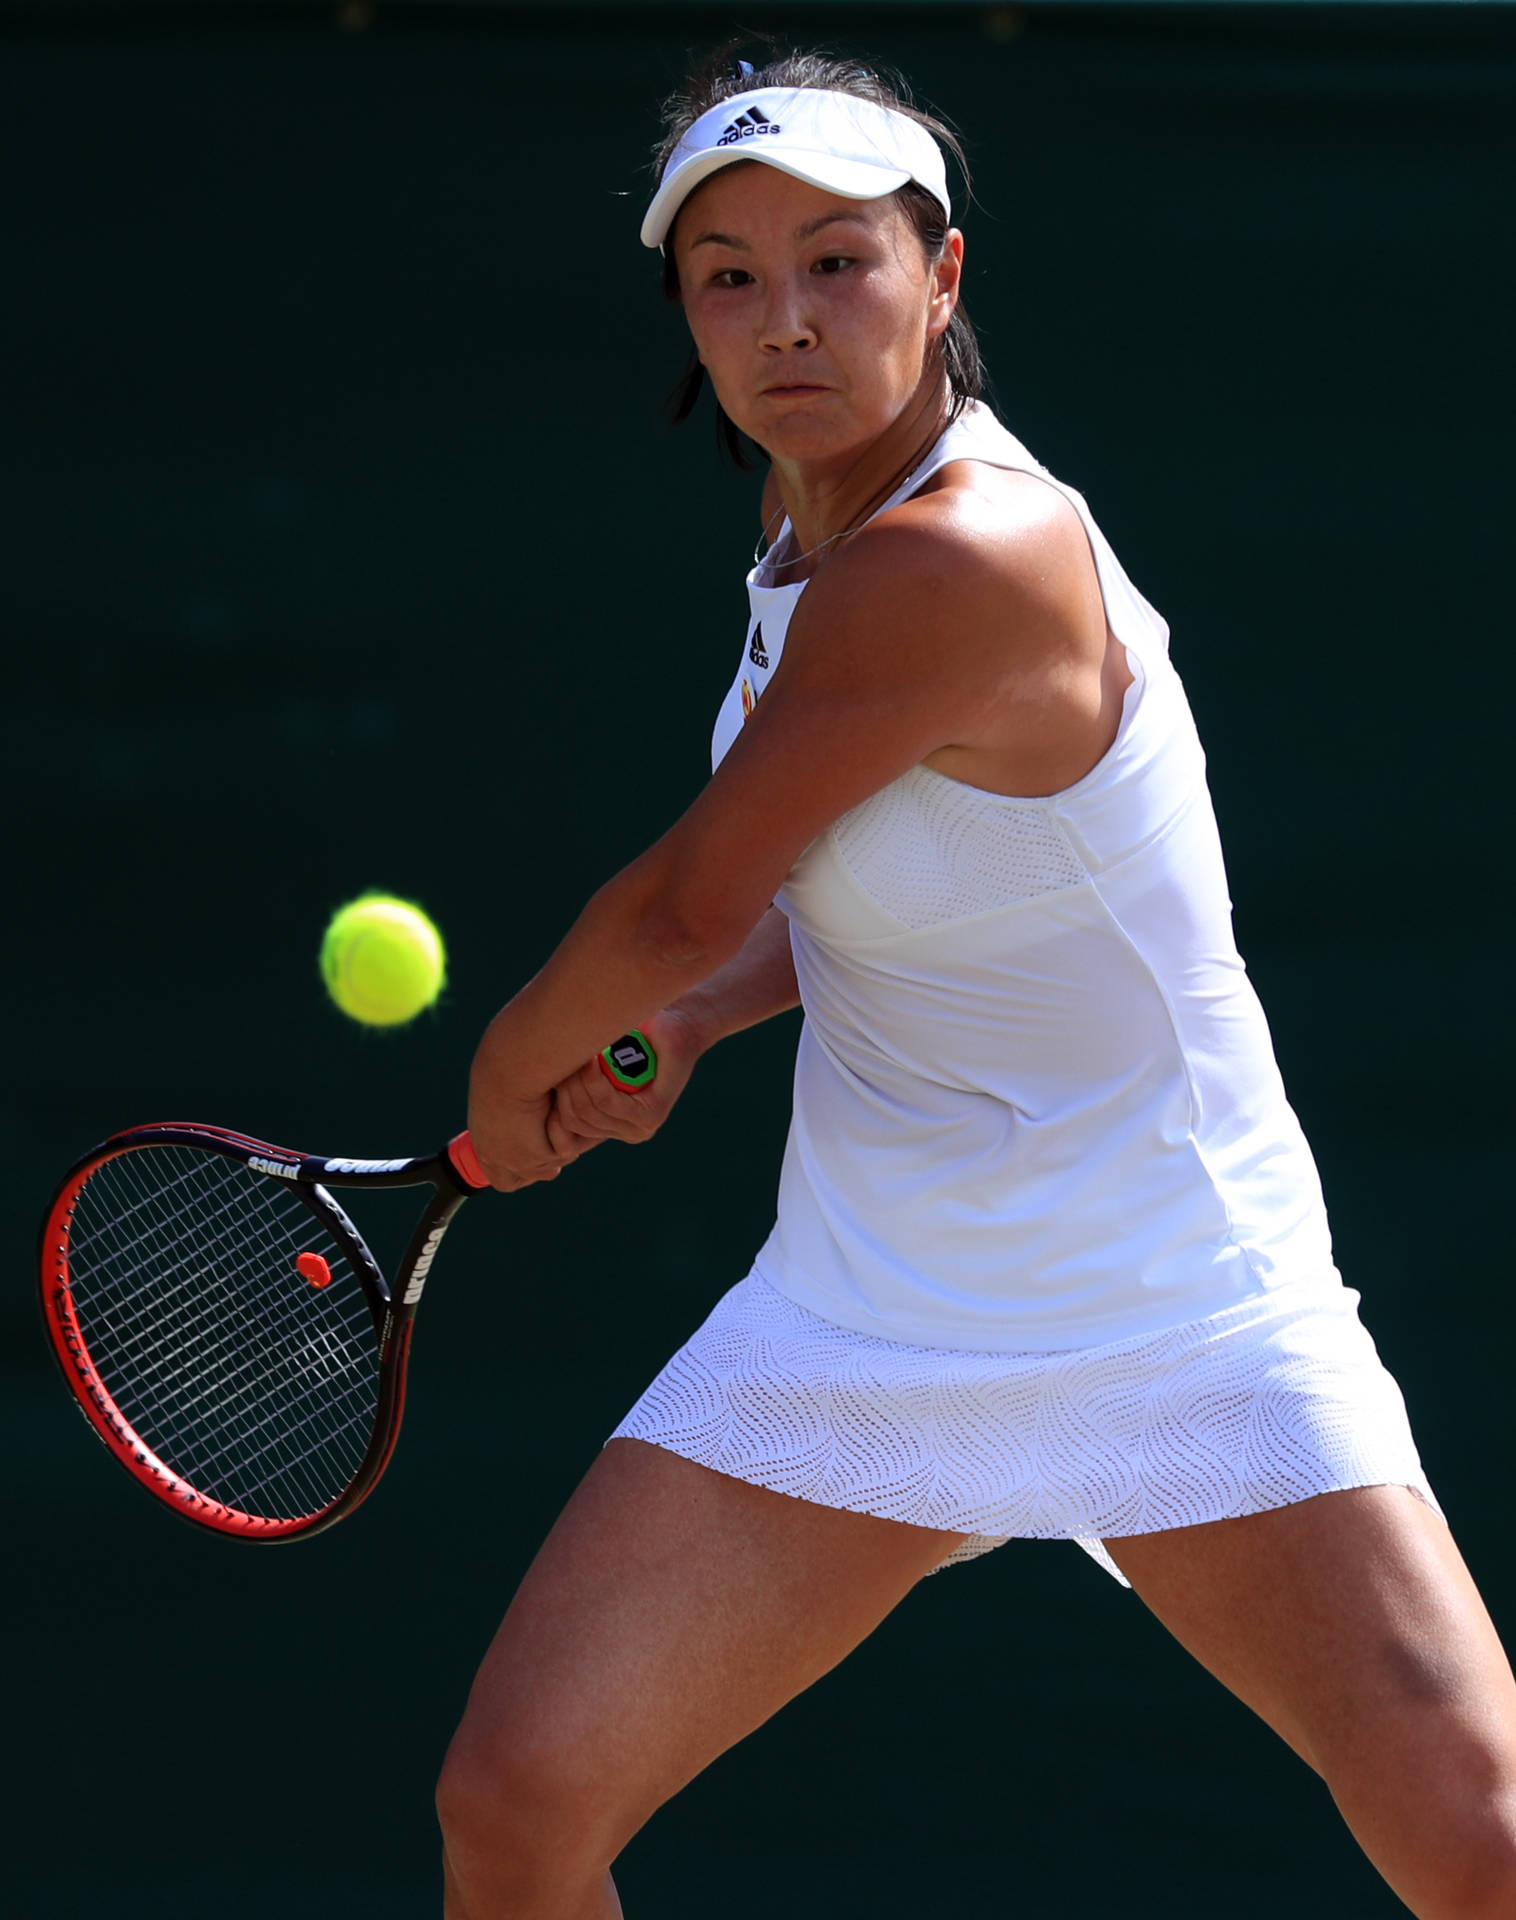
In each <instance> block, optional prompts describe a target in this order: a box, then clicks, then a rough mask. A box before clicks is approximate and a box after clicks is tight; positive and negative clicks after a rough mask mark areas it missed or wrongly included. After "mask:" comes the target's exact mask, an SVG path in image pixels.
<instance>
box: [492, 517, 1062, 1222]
mask: <svg viewBox="0 0 1516 1920" xmlns="http://www.w3.org/2000/svg"><path fill="white" fill-rule="evenodd" d="M1050 501H1051V502H1052V503H1054V505H1053V506H1051V507H1050V506H1049V505H1048V503H1049V502H1050ZM1057 509H1061V510H1062V512H1063V514H1065V515H1066V516H1067V522H1071V523H1072V533H1071V532H1070V529H1069V526H1068V524H1067V522H1059V521H1058V519H1057V512H1056V510H1057ZM1088 564H1089V562H1088V548H1087V545H1086V544H1085V537H1084V532H1083V529H1082V527H1081V526H1080V524H1079V522H1078V519H1077V517H1076V516H1075V515H1074V514H1073V512H1072V510H1071V509H1069V508H1068V507H1066V506H1065V505H1064V503H1063V502H1062V501H1061V500H1060V499H1059V497H1058V496H1057V495H1055V494H1053V492H1052V490H1051V489H1050V488H1047V487H1044V486H1042V485H1040V484H1039V483H1032V484H1031V488H1030V491H1029V492H1028V493H1027V495H1026V499H1025V504H1024V514H1023V517H1022V518H1021V519H1020V520H1019V521H1018V519H1017V517H1016V514H1015V513H1014V512H1012V513H1011V514H1009V515H1008V514H1007V512H1006V509H1005V506H1004V505H1003V504H1002V505H1001V506H1000V507H999V508H998V510H997V511H996V512H995V513H994V515H993V516H992V518H990V519H989V520H988V521H987V520H986V519H985V518H984V516H983V511H982V509H981V508H979V507H976V506H975V505H974V504H973V503H972V502H969V503H964V502H955V501H953V500H950V499H946V498H944V497H942V496H938V497H937V498H936V499H933V500H922V501H919V502H916V501H913V502H910V503H909V504H908V505H907V506H905V507H902V508H900V509H899V510H897V511H896V512H895V513H893V514H891V515H890V516H889V519H888V521H886V522H881V523H880V524H879V525H878V526H877V527H872V526H871V527H867V528H865V529H864V530H863V531H862V532H861V533H859V534H857V535H856V536H855V537H854V539H853V540H852V542H851V543H850V545H849V547H848V548H847V549H846V550H845V551H844V552H842V553H839V554H838V555H837V556H836V558H835V559H834V560H832V561H831V562H829V563H828V565H827V567H826V569H825V571H824V572H822V573H821V574H820V575H819V576H818V577H817V578H816V579H815V580H814V581H812V582H811V584H810V586H809V587H808V588H807V590H806V593H805V595H804V597H803V598H802V600H801V601H800V603H799V605H798V606H797V607H796V609H795V614H794V618H793V620H792V622H791V629H790V633H789V636H788V637H787V639H786V643H785V650H784V656H783V658H782V660H781V661H780V663H779V666H778V668H777V669H776V670H775V673H774V676H773V678H772V680H771V681H770V683H769V685H768V687H767V689H766V690H765V692H764V696H763V698H762V700H760V701H759V703H758V707H757V709H756V711H755V712H754V714H753V716H752V718H751V720H750V722H749V724H748V725H747V726H746V727H744V728H743V730H742V732H741V734H740V735H739V736H738V738H737V740H736V741H735V742H734V743H733V745H732V747H731V750H730V751H729V752H728V754H727V755H726V758H725V759H724V760H723V761H722V763H721V765H720V767H719V768H718V769H717V771H716V773H715V774H713V775H712V777H711V780H710V782H709V784H708V785H707V786H706V787H705V788H704V789H703V791H702V792H701V793H700V795H699V796H698V798H697V799H696V800H695V802H694V804H693V805H692V806H691V807H690V808H689V810H688V811H687V812H686V813H685V814H684V815H683V816H682V818H681V819H679V820H678V821H676V822H675V824H674V825H673V826H672V827H671V828H670V829H669V831H668V832H667V833H665V834H664V835H663V836H662V838H661V839H659V840H658V841H657V842H655V844H654V845H653V846H651V847H650V848H649V849H648V850H647V852H646V853H644V854H642V855H641V856H640V857H639V858H638V859H636V860H634V861H633V862H632V864H631V865H630V866H629V867H627V868H625V869H624V870H623V871H622V872H621V873H619V874H617V875H616V877H615V878H614V879H613V880H611V881H609V882H608V883H607V884H606V885H605V886H603V887H602V888H601V889H600V890H599V892H597V893H596V894H595V895H594V896H593V898H592V899H591V900H590V902H589V904H588V905H587V906H586V907H585V909H584V911H583V913H581V914H580V916H579V918H578V920H576V921H575V923H574V925H573V927H572V928H571V929H570V930H569V933H568V934H567V936H566V937H565V939H564V940H563V942H562V944H561V945H560V946H559V947H558V949H557V951H556V952H555V953H554V954H553V955H552V957H551V958H550V959H549V960H548V962H547V964H546V966H544V967H543V969H542V971H541V972H540V973H539V974H538V975H537V976H536V978H535V979H533V980H532V981H530V982H529V983H528V984H527V985H526V986H525V987H523V988H522V990H521V992H520V993H518V994H517V995H516V997H515V998H514V999H513V1000H511V1001H510V1002H509V1003H508V1004H507V1005H506V1006H505V1007H503V1008H502V1009H501V1011H500V1012H499V1013H498V1014H497V1015H496V1016H495V1018H494V1020H493V1021H492V1022H491V1023H490V1026H489V1028H488V1029H487V1030H486V1032H485V1035H484V1039H483V1041H482V1042H481V1043H480V1047H479V1051H478V1054H477V1056H476V1057H475V1061H474V1068H473V1074H472V1078H471V1082H470V1093H469V1128H470V1131H471V1132H472V1134H473V1138H474V1147H475V1151H476V1152H477V1153H478V1155H479V1158H480V1161H481V1162H482V1164H483V1166H484V1169H485V1171H486V1173H488V1174H489V1175H490V1177H491V1179H492V1180H493V1181H494V1182H495V1184H496V1185H497V1186H501V1187H515V1186H523V1185H527V1184H529V1183H530V1182H532V1181H536V1180H545V1179H552V1178H553V1177H555V1175H556V1174H557V1173H559V1172H560V1171H561V1170H562V1168H563V1167H564V1166H566V1165H567V1164H568V1163H569V1162H570V1161H571V1160H572V1159H574V1158H575V1157H576V1152H577V1149H576V1148H575V1147H574V1144H573V1142H572V1140H571V1139H570V1138H569V1136H568V1135H567V1133H566V1132H565V1130H564V1129H563V1128H562V1127H561V1126H555V1125H554V1124H553V1121H552V1112H553V1101H552V1089H553V1088H554V1087H555V1086H557V1085H558V1084H559V1082H561V1081H563V1080H566V1079H567V1078H568V1077H569V1075H570V1074H572V1073H574V1072H576V1071H577V1070H578V1069H579V1068H580V1067H582V1066H583V1065H584V1063H585V1062H586V1061H587V1060H590V1059H592V1058H593V1057H594V1055H595V1054H596V1053H597V1052H598V1051H599V1049H600V1048H601V1047H603V1046H605V1045H607V1044H608V1043H609V1042H610V1041H611V1040H614V1039H615V1037H616V1036H617V1035H618V1034H619V1033H622V1032H624V1031H625V1030H626V1029H627V1028H628V1027H633V1026H636V1025H637V1024H638V1023H639V1021H641V1020H643V1019H646V1018H649V1017H650V1016H651V1015H653V1014H654V1013H656V1012H657V1011H658V1010H659V1009H660V1008H662V1007H666V1006H668V1005H669V1004H670V1002H672V1001H674V1000H676V999H678V998H679V996H680V995H681V994H684V993H687V992H688V991H689V990H690V989H691V988H692V987H694V986H696V985H697V984H698V983H699V982H700V981H702V980H705V979H706V978H708V977H709V976H710V975H711V974H712V973H714V972H715V971H716V970H717V969H718V968H719V967H721V966H724V965H725V964H726V962H727V961H728V960H730V959H731V958H732V957H733V955H734V954H736V953H737V951H738V950H739V949H740V948H741V946H742V944H743V942H744V941H745V940H746V939H747V937H748V935H749V934H750V933H751V931H752V930H753V928H754V927H755V926H756V925H757V923H758V921H759V919H760V918H761V916H762V915H763V913H764V912H765V911H766V910H767V908H768V906H769V905H770V903H771V902H772V900H773V898H774V895H775V894H776V893H777V892H778V890H779V888H780V886H781V885H782V883H783V880H784V876H785V875H786V874H787V873H788V872H789V870H790V868H791V866H793V864H794V862H795V860H796V859H797V858H798V857H799V855H800V854H801V853H802V852H803V851H804V850H805V848H806V847H807V846H809V845H810V843H811V841H812V840H814V839H815V838H816V836H817V834H819V833H821V832H823V831H825V829H826V828H827V827H829V826H830V825H831V824H832V822H833V821H835V820H837V819H839V818H840V817H841V816H842V814H844V813H846V812H847V811H848V810H849V809H850V808H852V807H855V806H857V805H859V803H860V802H862V801H863V800H866V799H867V798H868V797H869V795H871V794H873V793H877V792H879V790H880V789H881V788H883V787H885V786H887V785H888V784H889V783H890V781H892V780H895V779H898V778H899V777H900V775H901V774H903V773H904V772H905V771H906V770H907V769H908V768H910V767H912V766H915V765H917V764H918V763H919V762H920V761H922V760H924V759H925V758H926V757H927V755H928V754H930V753H932V752H934V751H936V749H937V748H939V747H942V746H947V745H952V744H954V743H958V742H964V741H972V740H974V739H975V738H977V737H978V736H979V735H980V734H981V733H982V731H983V729H984V727H985V724H986V720H987V716H993V715H995V714H996V713H1003V712H1004V710H1005V709H1006V707H1007V705H1012V706H1015V707H1016V708H1017V709H1019V710H1022V711H1024V712H1026V713H1027V714H1028V715H1029V717H1030V720H1031V722H1032V723H1033V724H1035V725H1036V726H1037V727H1039V728H1040V727H1042V726H1043V725H1044V724H1056V723H1057V718H1058V715H1059V713H1060V711H1061V710H1064V709H1067V708H1069V707H1070V706H1071V705H1072V704H1075V703H1077V702H1079V701H1081V700H1083V699H1084V698H1085V697H1086V694H1087V689H1085V688H1084V687H1083V686H1082V685H1080V684H1079V682H1080V670H1081V669H1082V668H1083V667H1085V666H1087V663H1084V662H1082V661H1081V660H1080V657H1079V656H1080V652H1081V648H1082V646H1083V644H1084V643H1083V642H1082V640H1081V637H1080V633H1079V631H1078V626H1079V622H1078V613H1077V608H1078V606H1079V604H1080V602H1079V598H1078V594H1077V592H1074V591H1072V590H1071V589H1070V587H1069V582H1070V581H1072V580H1073V579H1074V578H1075V575H1076V572H1077V568H1078V567H1079V566H1081V565H1082V566H1084V567H1087V566H1088ZM1086 650H1087V649H1086ZM1085 677H1086V678H1087V677H1088V675H1087V673H1086V674H1085ZM1097 679H1098V671H1097Z"/></svg>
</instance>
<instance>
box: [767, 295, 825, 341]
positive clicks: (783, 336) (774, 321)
mask: <svg viewBox="0 0 1516 1920" xmlns="http://www.w3.org/2000/svg"><path fill="white" fill-rule="evenodd" d="M760 338H761V343H762V345H763V348H764V351H765V352H767V353H803V352H804V351H805V350H806V349H807V348H808V347H814V346H815V344H816V329H815V327H814V326H813V325H812V324H811V323H810V321H809V320H807V319H806V318H805V317H804V315H803V314H802V313H801V312H800V311H799V310H798V308H797V306H796V304H795V302H793V301H790V300H776V301H774V303H773V304H772V305H771V307H770V308H769V311H768V313H767V314H766V315H765V316H764V325H763V331H762V334H761V336H760Z"/></svg>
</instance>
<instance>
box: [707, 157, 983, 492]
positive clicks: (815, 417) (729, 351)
mask: <svg viewBox="0 0 1516 1920" xmlns="http://www.w3.org/2000/svg"><path fill="white" fill-rule="evenodd" d="M670 245H671V246H672V247H673V250H674V259H675V264H676V266H677V268H678V273H679V288H680V297H681V300H682V302H683V305H684V312H685V317H686V319H687V320H688V321H689V327H690V332H691V333H692V334H693V335H694V339H695V347H696V350H697V352H698V353H699V355H700V361H701V364H702V365H703V366H704V368H705V370H706V372H707V374H708V375H709V376H710V380H711V383H712V385H713V386H714V387H715V389H716V397H717V399H718V400H720V402H721V404H722V406H723V408H724V409H725V410H726V412H727V414H728V415H729V416H730V418H731V419H732V420H733V421H735V423H736V424H737V426H739V427H740V428H741V429H742V431H743V432H744V433H746V434H748V435H749V436H750V437H751V438H752V439H754V440H756V441H757V442H758V444H759V445H760V446H761V447H763V448H765V449H766V451H767V452H768V453H769V454H770V455H771V456H772V457H774V458H776V459H794V460H803V459H816V458H825V457H827V456H829V455H833V454H841V453H846V452H847V451H849V450H850V449H852V448H856V447H858V446H861V445H863V444H866V443H867V442H868V441H870V440H872V439H875V438H877V437H878V435H880V434H881V433H883V432H884V430H885V429H886V428H887V427H888V426H890V425H891V424H892V423H893V422H894V421H895V420H897V419H898V418H899V417H900V415H901V413H902V412H903V411H904V410H905V408H906V407H907V406H908V405H909V404H910V402H911V400H912V398H913V397H914V396H915V395H916V393H917V392H918V390H919V389H920V387H921V384H922V381H923V378H925V377H927V376H926V375H925V372H924V362H925V358H926V352H927V345H928V342H929V341H931V340H933V339H935V338H936V337H937V336H938V335H940V334H942V333H943V332H945V331H946V328H947V324H948V321H949V319H950V318H951V316H952V312H953V307H954V306H955V304H956V302H957V298H958V281H959V274H960V270H961V265H962V259H963V240H962V236H961V235H960V234H959V233H958V232H957V231H956V229H955V230H953V231H952V232H950V233H949V235H948V241H947V246H946V248H945V249H944V251H943V257H942V259H941V260H940V261H937V262H931V261H928V260H927V259H926V257H925V254H924V252H923V249H922V245H921V242H920V240H919V239H918V238H917V236H916V232H915V229H914V228H913V227H912V225H911V223H910V221H909V220H908V218H907V217H906V215H905V214H904V213H903V212H902V210H901V208H900V206H899V205H898V203H897V202H896V201H895V199H894V198H893V196H887V197H886V198H884V199H881V200H844V199H841V198H840V197H839V196H838V195H836V194H831V193H825V192H823V191H822V189H821V188H820V187H813V186H810V185H809V184H807V182H805V181H803V180H797V179H795V177H794V176H793V175H792V174H788V173H781V172H780V171H779V169H778V168H777V167H771V166H765V165H764V164H763V163H762V162H756V161H755V162H748V163H747V164H745V165H738V166H733V167H726V168H723V169H722V171H721V172H719V173H716V174H713V175H712V176H711V178H710V179H709V180H707V181H705V182H704V183H703V184H702V185H701V186H700V187H698V188H697V189H696V190H695V192H694V193H692V194H691V195H690V197H689V199H688V200H687V201H686V202H685V203H684V205H683V206H682V207H681V208H680V210H679V215H678V218H677V220H676V221H675V223H674V229H673V233H672V235H671V236H670Z"/></svg>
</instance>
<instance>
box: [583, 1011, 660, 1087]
mask: <svg viewBox="0 0 1516 1920" xmlns="http://www.w3.org/2000/svg"><path fill="white" fill-rule="evenodd" d="M595 1058H596V1059H597V1060H598V1061H599V1062H600V1071H601V1072H602V1073H603V1074H604V1075H605V1077H606V1079H607V1080H609V1081H610V1083H611V1085H612V1086H613V1087H620V1089H621V1091H622V1092H623V1093H640V1092H641V1091H642V1089H643V1088H644V1087H650V1086H651V1085H652V1084H653V1082H654V1080H655V1079H656V1078H657V1077H658V1056H657V1054H656V1053H654V1052H653V1049H652V1046H651V1044H650V1043H649V1040H648V1037H647V1035H646V1034H645V1033H644V1032H643V1031H642V1030H641V1028H640V1027H633V1028H632V1030H631V1031H630V1032H629V1033H624V1034H622V1036H621V1038H620V1039H619V1040H613V1041H612V1042H611V1044H610V1045H609V1046H608V1047H602V1048H601V1049H600V1051H599V1053H597V1054H596V1056H595Z"/></svg>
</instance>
